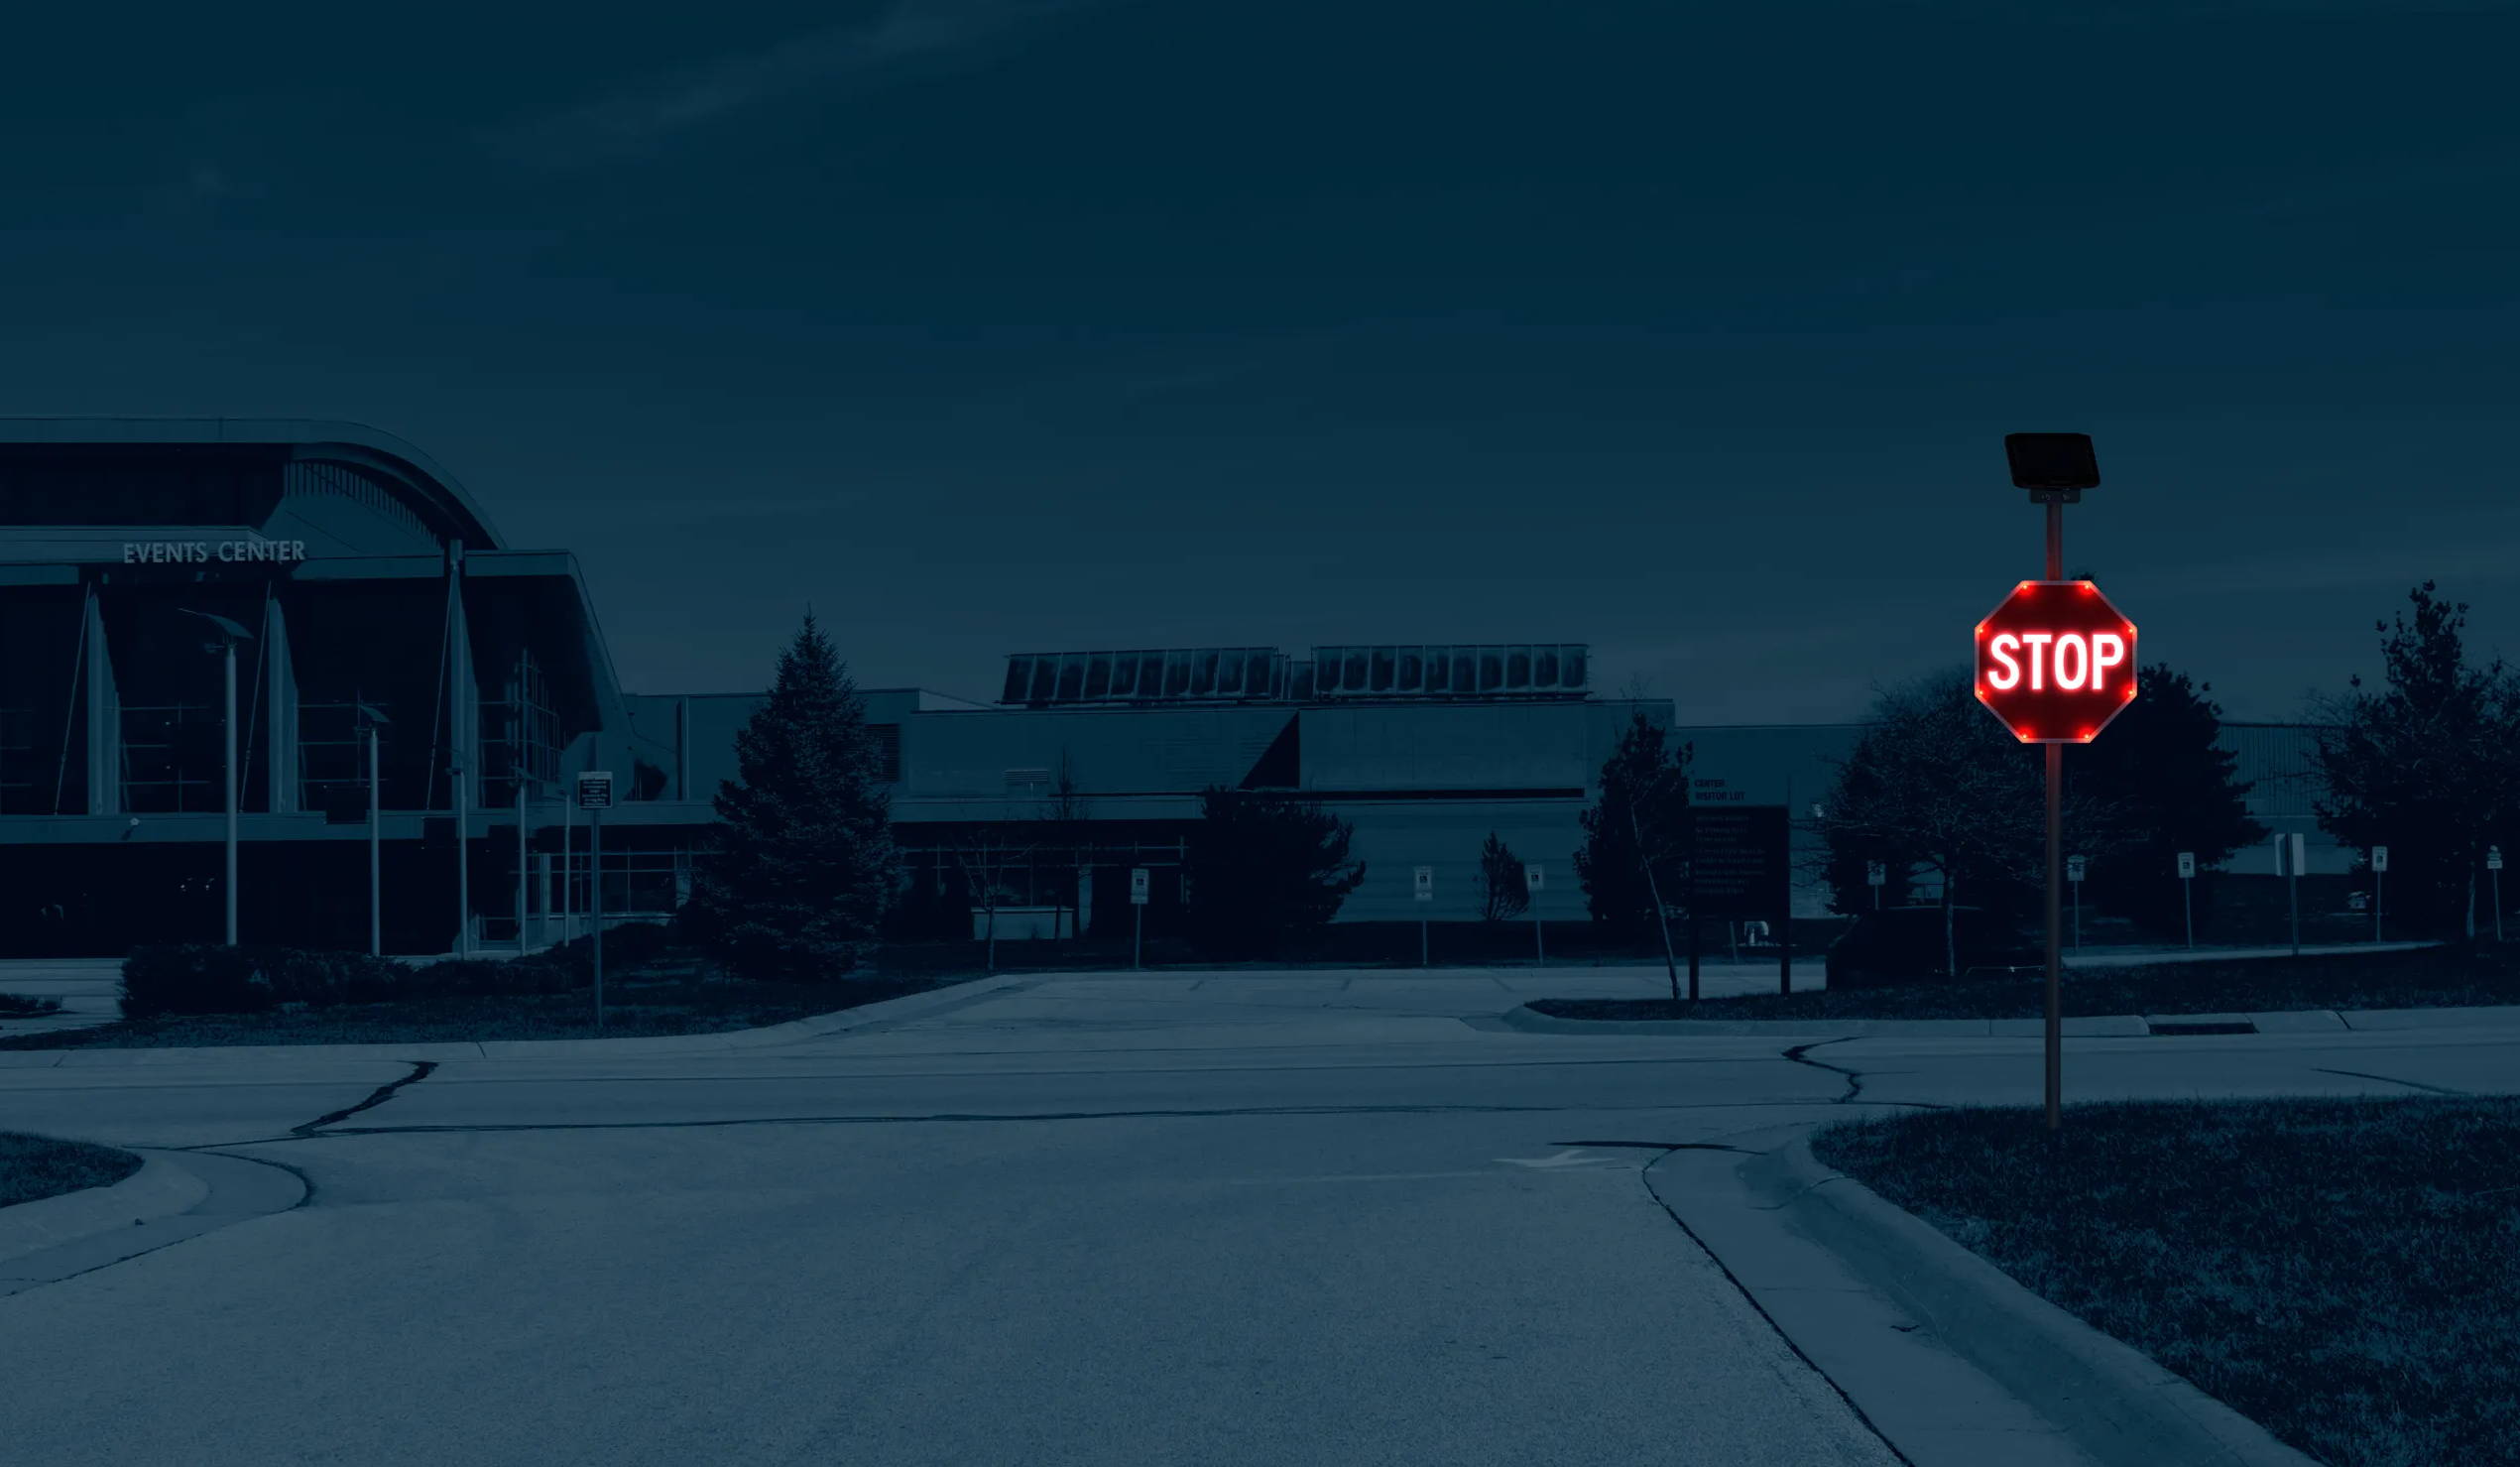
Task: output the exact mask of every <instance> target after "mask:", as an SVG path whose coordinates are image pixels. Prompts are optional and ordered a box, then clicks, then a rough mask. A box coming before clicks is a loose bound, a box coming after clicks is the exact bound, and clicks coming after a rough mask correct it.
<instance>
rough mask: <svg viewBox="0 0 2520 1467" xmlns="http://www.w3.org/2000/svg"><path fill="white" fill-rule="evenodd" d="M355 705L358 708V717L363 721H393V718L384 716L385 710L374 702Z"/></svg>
mask: <svg viewBox="0 0 2520 1467" xmlns="http://www.w3.org/2000/svg"><path fill="white" fill-rule="evenodd" d="M357 706H358V709H359V718H360V720H361V721H363V722H366V723H392V722H393V721H394V720H393V719H391V718H388V717H386V716H385V710H384V709H383V708H380V707H378V706H377V705H376V704H374V703H360V704H358V705H357Z"/></svg>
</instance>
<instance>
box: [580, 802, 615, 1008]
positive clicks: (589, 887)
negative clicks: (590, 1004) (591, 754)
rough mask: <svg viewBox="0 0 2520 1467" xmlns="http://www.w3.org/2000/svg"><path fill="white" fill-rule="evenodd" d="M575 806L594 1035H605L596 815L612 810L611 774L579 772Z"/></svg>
mask: <svg viewBox="0 0 2520 1467" xmlns="http://www.w3.org/2000/svg"><path fill="white" fill-rule="evenodd" d="M577 807H578V808H579V809H582V810H586V811H588V814H587V816H586V857H587V868H586V893H587V900H586V917H587V922H588V924H589V927H590V929H591V930H592V932H593V935H594V939H595V940H594V947H595V952H594V958H595V1032H596V1033H597V1034H602V1033H603V1032H604V822H603V820H602V818H601V817H600V816H598V815H597V814H595V813H594V812H595V811H598V810H608V809H611V808H612V807H613V772H612V771H611V770H608V769H590V770H581V771H579V772H578V776H577Z"/></svg>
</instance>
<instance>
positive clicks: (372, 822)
mask: <svg viewBox="0 0 2520 1467" xmlns="http://www.w3.org/2000/svg"><path fill="white" fill-rule="evenodd" d="M367 735H368V956H370V957H383V956H385V875H384V872H385V842H384V837H383V835H382V833H381V831H380V828H379V821H380V819H381V818H382V816H381V812H380V810H379V808H378V806H379V804H380V802H381V799H382V796H381V795H378V793H377V784H376V725H375V724H374V723H372V722H371V723H370V724H368V727H367Z"/></svg>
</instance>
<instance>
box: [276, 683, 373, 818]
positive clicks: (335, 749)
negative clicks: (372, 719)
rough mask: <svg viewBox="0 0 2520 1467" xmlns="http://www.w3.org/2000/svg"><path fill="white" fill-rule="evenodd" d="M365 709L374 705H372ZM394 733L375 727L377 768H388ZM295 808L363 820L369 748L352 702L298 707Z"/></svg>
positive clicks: (305, 703) (366, 799) (311, 704)
mask: <svg viewBox="0 0 2520 1467" xmlns="http://www.w3.org/2000/svg"><path fill="white" fill-rule="evenodd" d="M369 705H370V706H371V707H374V706H376V704H375V703H374V702H373V701H371V702H370V704H369ZM380 711H383V710H380ZM386 716H387V717H389V718H391V717H392V716H394V715H393V714H392V713H390V712H388V713H386ZM394 729H395V725H393V724H390V723H389V724H380V725H378V727H377V762H378V763H379V764H381V765H382V764H388V763H391V755H390V753H389V751H390V750H392V748H393V746H394ZM298 807H299V808H300V809H307V810H340V811H343V812H345V813H346V812H350V811H356V812H358V814H359V817H360V818H362V819H364V818H365V817H366V811H367V807H368V746H367V735H366V734H365V733H364V732H362V731H361V727H360V722H359V704H358V703H357V702H356V701H353V702H347V703H308V702H300V704H299V705H298Z"/></svg>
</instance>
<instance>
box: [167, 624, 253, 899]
mask: <svg viewBox="0 0 2520 1467" xmlns="http://www.w3.org/2000/svg"><path fill="white" fill-rule="evenodd" d="M179 609H180V610H182V611H183V614H184V615H185V616H197V617H199V618H200V619H201V620H203V621H205V622H208V623H209V624H210V625H211V626H212V627H214V628H216V629H217V631H218V634H219V640H218V641H217V642H216V643H214V644H212V645H211V646H209V647H207V648H204V649H203V650H204V651H206V652H215V653H217V654H219V661H220V664H221V666H222V667H223V668H224V670H225V672H226V709H225V716H224V717H223V718H222V719H221V720H220V724H221V728H222V731H223V732H224V734H225V737H226V744H227V754H226V757H225V758H223V759H222V760H220V762H219V784H220V785H221V786H222V787H223V789H224V792H225V795H226V803H227V882H226V884H225V885H226V891H225V894H224V895H225V896H226V898H227V945H228V946H230V947H234V946H235V945H236V644H237V643H239V642H251V641H253V640H254V634H253V633H251V632H249V631H246V630H245V628H244V627H242V626H240V625H239V624H237V623H235V622H232V621H230V620H228V619H227V618H226V617H223V616H216V615H213V614H212V613H210V612H207V611H193V610H191V609H190V608H188V607H187V608H179Z"/></svg>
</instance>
